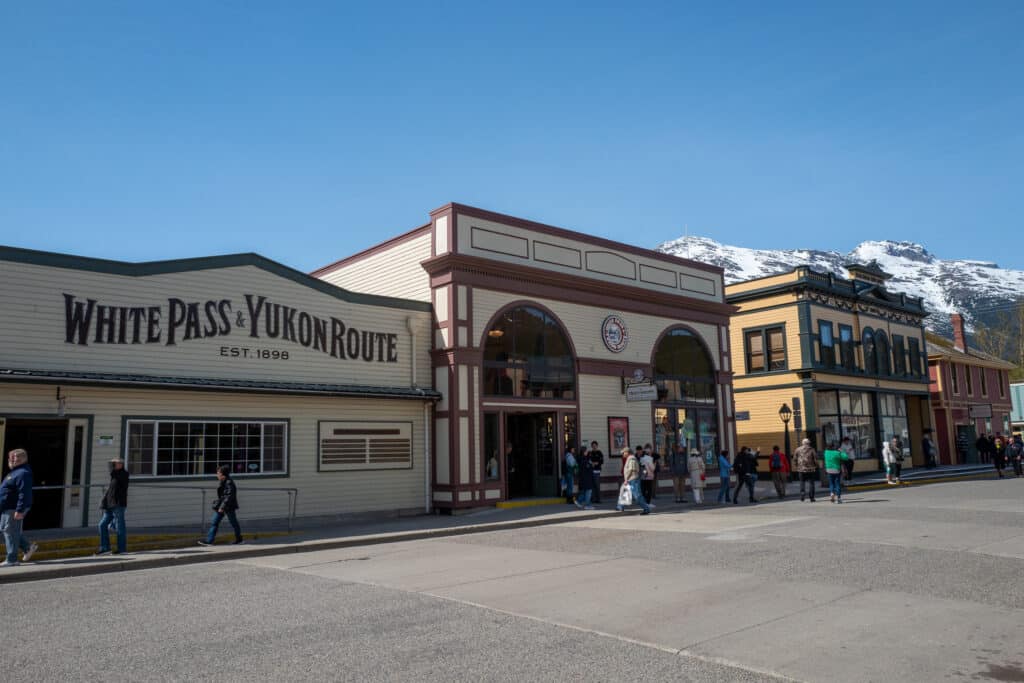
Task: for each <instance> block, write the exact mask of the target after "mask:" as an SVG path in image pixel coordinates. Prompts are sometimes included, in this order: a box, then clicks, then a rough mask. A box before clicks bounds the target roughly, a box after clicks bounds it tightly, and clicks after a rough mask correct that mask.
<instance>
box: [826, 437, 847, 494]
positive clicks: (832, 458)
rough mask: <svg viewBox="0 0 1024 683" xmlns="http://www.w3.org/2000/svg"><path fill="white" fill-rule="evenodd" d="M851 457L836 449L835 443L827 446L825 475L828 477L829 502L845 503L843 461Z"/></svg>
mask: <svg viewBox="0 0 1024 683" xmlns="http://www.w3.org/2000/svg"><path fill="white" fill-rule="evenodd" d="M848 457H849V456H847V455H846V453H844V452H843V451H842V450H840V449H839V448H838V447H836V444H835V442H832V443H829V444H826V446H825V473H826V474H827V475H828V492H829V500H831V501H832V502H833V503H842V502H843V465H842V463H843V461H845V460H846V459H847V458H848Z"/></svg>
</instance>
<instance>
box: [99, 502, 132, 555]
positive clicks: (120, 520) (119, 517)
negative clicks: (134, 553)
mask: <svg viewBox="0 0 1024 683" xmlns="http://www.w3.org/2000/svg"><path fill="white" fill-rule="evenodd" d="M124 511H125V508H124V507H122V506H118V507H112V508H107V509H106V510H104V511H103V516H102V517H100V551H101V552H107V551H108V550H110V531H109V528H110V523H111V522H113V523H114V528H115V529H116V530H117V552H119V553H123V552H124V551H125V550H126V549H127V548H128V529H126V528H125V526H124Z"/></svg>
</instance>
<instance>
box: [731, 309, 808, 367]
mask: <svg viewBox="0 0 1024 683" xmlns="http://www.w3.org/2000/svg"><path fill="white" fill-rule="evenodd" d="M798 314H799V308H798V307H797V306H796V305H793V306H788V307H786V308H774V309H771V310H768V311H756V310H755V311H751V312H749V313H737V314H735V315H733V316H731V317H730V320H729V322H730V325H729V346H730V347H731V348H732V359H733V372H735V373H736V376H737V378H738V377H739V376H740V375H746V374H747V349H746V345H745V344H744V343H743V331H744V330H748V329H751V328H762V327H776V326H779V325H785V327H786V335H785V338H786V367H787V369H789V370H795V369H796V368H799V367H801V365H802V363H801V358H800V321H799V318H798ZM767 352H768V349H767V348H765V363H767V362H768V355H767ZM754 374H755V375H756V374H760V373H754Z"/></svg>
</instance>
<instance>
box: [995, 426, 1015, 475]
mask: <svg viewBox="0 0 1024 683" xmlns="http://www.w3.org/2000/svg"><path fill="white" fill-rule="evenodd" d="M991 449H992V453H993V456H992V458H993V461H994V462H999V463H1002V467H1001V468H1000V469H1006V468H1007V467H1008V466H1009V465H1010V464H1011V463H1010V462H1009V458H1007V457H1006V441H1004V440H1003V435H1002V433H1001V432H996V435H995V436H994V437H993V438H992V446H991Z"/></svg>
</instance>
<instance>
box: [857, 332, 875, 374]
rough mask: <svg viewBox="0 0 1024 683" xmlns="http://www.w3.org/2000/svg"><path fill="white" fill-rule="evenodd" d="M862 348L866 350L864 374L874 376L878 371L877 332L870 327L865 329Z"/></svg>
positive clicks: (862, 336)
mask: <svg viewBox="0 0 1024 683" xmlns="http://www.w3.org/2000/svg"><path fill="white" fill-rule="evenodd" d="M861 346H862V347H863V348H864V372H866V373H867V374H869V375H873V374H875V373H876V372H877V370H878V361H877V360H876V358H875V356H876V354H875V332H874V330H872V329H871V328H870V327H865V328H864V334H862V335H861Z"/></svg>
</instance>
